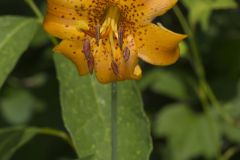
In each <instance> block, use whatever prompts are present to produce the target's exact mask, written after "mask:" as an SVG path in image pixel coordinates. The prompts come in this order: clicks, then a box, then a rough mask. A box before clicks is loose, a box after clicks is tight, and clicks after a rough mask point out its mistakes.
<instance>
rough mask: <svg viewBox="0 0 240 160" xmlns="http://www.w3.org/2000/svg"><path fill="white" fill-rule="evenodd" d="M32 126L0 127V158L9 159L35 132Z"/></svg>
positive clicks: (2, 159)
mask: <svg viewBox="0 0 240 160" xmlns="http://www.w3.org/2000/svg"><path fill="white" fill-rule="evenodd" d="M37 132H38V131H37V130H35V129H34V128H29V129H23V128H6V129H0V139H1V141H0V159H1V160H9V159H10V158H11V157H12V156H13V154H14V153H15V152H16V151H17V150H18V149H19V148H21V147H22V146H23V145H24V144H25V143H27V142H28V141H30V140H31V139H32V138H33V137H34V136H35V135H36V134H37Z"/></svg>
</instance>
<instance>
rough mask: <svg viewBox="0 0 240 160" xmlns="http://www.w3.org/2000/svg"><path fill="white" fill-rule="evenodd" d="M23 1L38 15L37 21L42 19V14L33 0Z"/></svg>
mask: <svg viewBox="0 0 240 160" xmlns="http://www.w3.org/2000/svg"><path fill="white" fill-rule="evenodd" d="M25 2H26V3H27V4H28V5H29V7H30V8H31V9H32V10H33V12H34V14H35V15H36V16H37V17H38V19H39V21H40V22H42V21H43V15H42V13H41V11H40V10H39V8H38V7H37V5H36V4H35V2H34V1H33V0H25Z"/></svg>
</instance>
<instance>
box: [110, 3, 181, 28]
mask: <svg viewBox="0 0 240 160" xmlns="http://www.w3.org/2000/svg"><path fill="white" fill-rule="evenodd" d="M114 1H115V3H116V5H117V6H118V7H119V8H120V9H121V11H122V14H123V17H124V18H126V20H127V21H130V22H132V23H134V24H138V25H139V24H140V25H141V24H142V25H144V24H146V23H149V22H151V21H152V20H153V19H154V18H155V17H157V16H160V15H162V14H164V13H165V12H167V11H168V10H169V9H171V8H172V7H173V6H174V5H175V4H176V3H177V0H114Z"/></svg>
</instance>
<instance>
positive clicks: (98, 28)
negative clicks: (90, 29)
mask: <svg viewBox="0 0 240 160" xmlns="http://www.w3.org/2000/svg"><path fill="white" fill-rule="evenodd" d="M95 29H96V42H97V46H99V40H100V25H99V24H97V26H96V28H95Z"/></svg>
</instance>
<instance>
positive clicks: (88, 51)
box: [83, 39, 91, 60]
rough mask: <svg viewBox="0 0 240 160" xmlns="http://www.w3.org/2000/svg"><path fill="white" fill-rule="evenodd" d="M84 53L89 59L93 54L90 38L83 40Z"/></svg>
mask: <svg viewBox="0 0 240 160" xmlns="http://www.w3.org/2000/svg"><path fill="white" fill-rule="evenodd" d="M83 53H84V55H85V58H86V59H87V60H88V59H89V58H90V56H91V45H90V41H89V39H84V40H83Z"/></svg>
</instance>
